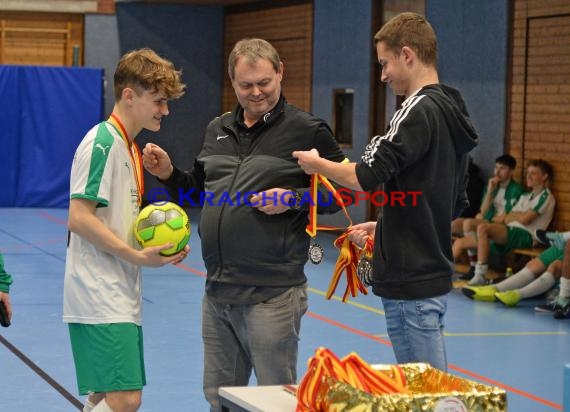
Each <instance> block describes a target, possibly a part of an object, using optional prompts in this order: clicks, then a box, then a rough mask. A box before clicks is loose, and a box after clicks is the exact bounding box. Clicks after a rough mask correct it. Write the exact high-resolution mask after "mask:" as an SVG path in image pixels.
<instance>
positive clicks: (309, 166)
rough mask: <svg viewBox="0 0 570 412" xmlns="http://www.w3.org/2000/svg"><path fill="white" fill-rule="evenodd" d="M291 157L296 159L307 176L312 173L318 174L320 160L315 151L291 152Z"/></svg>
mask: <svg viewBox="0 0 570 412" xmlns="http://www.w3.org/2000/svg"><path fill="white" fill-rule="evenodd" d="M293 157H294V158H296V159H298V163H299V166H301V169H303V170H304V171H305V173H307V174H308V175H312V174H313V173H319V172H320V170H319V162H320V160H321V159H322V158H321V157H320V156H319V152H318V151H317V149H311V150H309V151H301V150H296V151H294V152H293Z"/></svg>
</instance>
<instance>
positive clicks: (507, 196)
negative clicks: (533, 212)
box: [451, 154, 523, 280]
mask: <svg viewBox="0 0 570 412" xmlns="http://www.w3.org/2000/svg"><path fill="white" fill-rule="evenodd" d="M516 166H517V161H516V160H515V158H514V157H512V156H511V155H508V154H504V155H501V156H499V157H497V158H496V159H495V169H494V171H493V176H492V177H491V178H490V179H489V182H488V184H487V186H486V187H485V189H484V190H483V195H482V201H481V208H480V210H479V213H477V215H476V216H475V218H462V217H460V218H457V219H455V220H454V221H453V222H451V231H452V233H454V234H457V235H459V236H462V237H463V236H464V237H476V235H477V226H479V225H480V224H481V223H485V222H495V223H497V222H502V221H503V219H504V217H505V215H506V214H507V213H509V212H510V211H511V210H512V208H513V206H514V205H515V203H516V202H517V200H518V199H519V197H520V195H521V194H522V193H523V187H522V185H521V184H520V183H518V182H516V181H515V180H514V179H513V172H514V171H515V168H516ZM466 242H468V240H467V241H466V240H463V239H462V238H459V239H456V240H455V242H453V259H454V260H455V261H457V260H458V259H459V258H460V257H461V255H462V254H463V251H464V250H465V249H466V248H465V245H464V244H465V243H466ZM467 255H468V257H469V265H470V270H469V273H468V274H467V275H466V276H464V277H463V278H464V279H467V280H469V279H471V278H472V277H473V274H474V273H475V265H476V263H477V249H475V248H473V249H469V248H468V249H467Z"/></svg>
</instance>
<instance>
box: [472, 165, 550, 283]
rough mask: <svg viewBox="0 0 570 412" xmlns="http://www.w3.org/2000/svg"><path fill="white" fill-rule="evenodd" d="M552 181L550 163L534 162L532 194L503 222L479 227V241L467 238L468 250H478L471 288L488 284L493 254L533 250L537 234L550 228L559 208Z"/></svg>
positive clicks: (524, 196) (529, 175)
mask: <svg viewBox="0 0 570 412" xmlns="http://www.w3.org/2000/svg"><path fill="white" fill-rule="evenodd" d="M551 179H552V166H551V165H550V164H549V163H548V162H546V161H544V160H542V159H538V160H531V161H530V162H529V165H528V168H527V173H526V184H527V186H528V187H529V188H530V190H529V191H528V192H526V193H524V194H522V195H521V197H520V198H519V200H518V201H517V203H516V204H515V206H514V207H513V209H512V210H511V211H510V212H509V213H507V214H505V215H503V217H502V219H501V221H500V222H493V223H491V222H489V223H482V224H480V225H479V226H478V227H477V237H476V238H475V237H470V238H463V239H464V240H465V242H464V246H465V247H467V248H477V259H478V261H477V265H476V266H475V276H473V278H472V279H471V280H470V281H469V285H481V284H483V283H485V274H486V273H487V270H488V265H487V261H488V258H489V254H490V253H494V254H499V255H504V254H506V253H507V252H509V251H511V250H513V249H521V248H529V247H532V245H533V243H534V240H535V239H534V237H533V235H534V233H535V231H536V230H537V229H546V228H547V227H548V225H549V224H550V221H551V220H552V215H553V214H554V207H555V205H556V201H555V199H554V195H553V194H552V192H551V191H550V190H549V189H548V184H549V181H550V180H551Z"/></svg>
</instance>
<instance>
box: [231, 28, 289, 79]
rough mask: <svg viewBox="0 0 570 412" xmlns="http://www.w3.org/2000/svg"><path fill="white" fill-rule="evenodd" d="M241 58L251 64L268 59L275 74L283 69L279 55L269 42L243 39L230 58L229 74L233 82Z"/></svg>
mask: <svg viewBox="0 0 570 412" xmlns="http://www.w3.org/2000/svg"><path fill="white" fill-rule="evenodd" d="M240 57H243V58H245V59H246V61H247V62H248V63H249V64H252V63H255V62H256V61H257V60H258V59H267V60H268V61H269V62H270V63H271V65H272V66H273V68H274V69H275V72H279V69H280V67H281V59H280V58H279V53H277V50H276V49H275V47H273V46H272V45H271V43H269V42H268V41H267V40H263V39H255V38H253V39H242V40H240V41H238V42H237V43H236V44H235V46H234V48H233V49H232V51H231V53H230V56H229V57H228V74H229V75H230V79H232V80H233V79H234V77H235V74H236V64H237V61H238V59H239V58H240Z"/></svg>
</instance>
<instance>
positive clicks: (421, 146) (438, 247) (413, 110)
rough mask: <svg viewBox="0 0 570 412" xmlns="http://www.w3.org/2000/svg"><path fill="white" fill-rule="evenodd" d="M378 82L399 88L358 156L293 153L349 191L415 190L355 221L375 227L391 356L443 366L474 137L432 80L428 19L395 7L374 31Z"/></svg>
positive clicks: (376, 273)
mask: <svg viewBox="0 0 570 412" xmlns="http://www.w3.org/2000/svg"><path fill="white" fill-rule="evenodd" d="M374 39H375V42H376V50H377V54H378V61H379V63H380V65H381V66H382V77H381V80H382V81H383V82H386V83H388V85H389V86H390V87H391V88H392V89H393V90H394V93H395V94H396V95H401V96H405V97H406V100H405V101H404V102H403V103H402V107H401V108H400V109H399V110H398V111H397V112H396V113H395V114H394V117H393V118H392V120H391V121H390V126H389V128H388V131H387V133H386V134H385V135H384V136H376V137H374V139H372V141H371V142H370V144H368V146H367V147H366V150H365V152H364V154H363V156H362V162H361V163H359V164H356V163H346V164H336V163H333V162H329V161H328V160H326V159H323V158H321V157H319V153H318V151H317V150H311V151H308V152H295V153H293V155H294V156H295V157H297V158H298V159H299V164H300V165H301V167H303V169H304V170H305V171H306V172H307V173H321V174H323V175H325V176H326V177H328V178H329V179H332V180H334V181H335V182H337V183H339V184H342V185H344V186H346V187H349V188H352V189H356V190H362V189H364V190H368V191H371V190H374V189H375V188H377V187H378V185H380V184H382V183H384V191H385V192H387V193H402V192H404V193H407V192H420V193H421V194H419V195H418V196H417V203H415V204H409V203H408V204H406V205H403V204H398V203H394V204H390V205H388V204H386V205H385V206H384V208H383V217H382V218H381V219H379V220H378V224H376V222H368V223H364V224H362V225H356V226H354V227H353V234H352V235H351V236H352V238H353V239H354V240H356V241H357V242H358V243H363V241H364V239H365V237H367V236H374V233H375V237H374V239H375V244H374V262H373V290H374V293H375V294H376V295H378V296H381V298H382V303H383V305H384V310H385V313H386V323H387V328H388V334H389V336H390V340H391V341H392V346H393V349H394V352H395V354H396V359H397V361H398V362H399V363H404V362H429V363H431V364H432V365H433V366H434V367H437V368H439V369H442V370H446V369H447V359H446V351H445V343H444V339H443V317H444V315H445V312H446V308H447V294H448V292H449V291H450V290H451V288H452V284H451V276H452V274H453V268H452V266H453V265H452V263H453V262H452V253H451V221H452V219H453V218H455V217H457V216H459V214H460V213H461V210H462V209H463V207H464V206H465V205H466V203H467V202H466V198H467V196H466V193H465V187H466V176H467V174H466V171H467V160H468V159H467V153H468V152H469V151H470V150H471V149H473V148H474V147H475V146H476V145H477V134H476V132H475V129H474V128H473V126H472V124H471V121H470V120H469V116H468V114H467V110H466V108H465V104H464V103H463V99H462V98H461V96H460V94H459V92H458V91H457V90H455V89H453V88H451V87H448V86H445V85H441V84H439V79H438V74H437V68H436V64H437V42H436V36H435V33H434V31H433V29H432V27H431V26H430V24H429V23H428V22H427V21H426V20H425V19H424V18H423V17H422V16H420V15H418V14H415V13H402V14H399V15H397V16H396V17H394V18H392V19H391V20H390V21H388V22H387V23H386V24H385V25H384V27H382V29H381V30H380V31H379V32H378V33H376V35H375V36H374Z"/></svg>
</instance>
